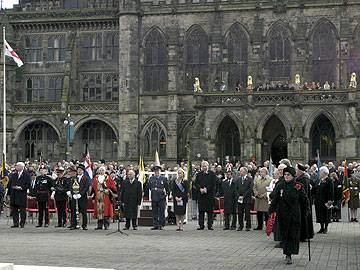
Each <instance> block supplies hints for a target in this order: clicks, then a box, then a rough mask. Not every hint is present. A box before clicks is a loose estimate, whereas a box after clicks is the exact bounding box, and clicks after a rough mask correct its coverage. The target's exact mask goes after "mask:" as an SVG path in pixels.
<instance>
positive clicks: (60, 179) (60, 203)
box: [51, 167, 69, 227]
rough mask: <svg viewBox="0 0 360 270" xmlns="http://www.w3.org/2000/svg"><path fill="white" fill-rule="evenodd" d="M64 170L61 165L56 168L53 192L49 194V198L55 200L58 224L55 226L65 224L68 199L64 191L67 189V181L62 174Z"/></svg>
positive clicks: (63, 225)
mask: <svg viewBox="0 0 360 270" xmlns="http://www.w3.org/2000/svg"><path fill="white" fill-rule="evenodd" d="M64 172H65V169H64V168H63V167H58V168H57V169H56V174H57V178H56V180H55V181H54V187H53V189H52V190H53V192H52V194H51V199H52V200H55V203H56V209H57V214H58V225H57V226H55V227H65V226H66V202H67V199H68V196H67V195H66V191H67V190H69V182H68V179H67V178H66V177H65V176H64Z"/></svg>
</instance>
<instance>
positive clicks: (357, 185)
mask: <svg viewBox="0 0 360 270" xmlns="http://www.w3.org/2000/svg"><path fill="white" fill-rule="evenodd" d="M349 189H350V199H349V202H348V205H349V209H350V222H358V220H357V210H358V208H359V196H360V195H359V192H360V172H355V173H354V174H353V175H352V176H351V178H350V181H349Z"/></svg>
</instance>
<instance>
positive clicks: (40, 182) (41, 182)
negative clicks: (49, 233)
mask: <svg viewBox="0 0 360 270" xmlns="http://www.w3.org/2000/svg"><path fill="white" fill-rule="evenodd" d="M47 172H48V170H47V168H46V167H45V166H41V167H40V175H39V176H38V177H36V180H35V186H34V193H35V196H36V200H37V203H38V208H39V221H38V225H37V226H36V227H42V225H43V219H44V214H45V225H44V227H48V226H49V206H48V201H49V195H50V192H51V187H52V179H51V177H50V176H48V175H47Z"/></svg>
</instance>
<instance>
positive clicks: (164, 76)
mask: <svg viewBox="0 0 360 270" xmlns="http://www.w3.org/2000/svg"><path fill="white" fill-rule="evenodd" d="M167 86H168V72H167V49H166V43H165V39H164V37H163V35H162V34H161V33H160V32H159V30H157V29H154V30H152V31H151V33H149V34H148V35H147V37H146V40H145V48H144V91H146V92H159V91H166V90H167Z"/></svg>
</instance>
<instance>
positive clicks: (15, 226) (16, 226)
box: [11, 225, 19, 228]
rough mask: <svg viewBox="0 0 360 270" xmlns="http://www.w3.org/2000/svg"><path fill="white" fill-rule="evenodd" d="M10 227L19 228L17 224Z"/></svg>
mask: <svg viewBox="0 0 360 270" xmlns="http://www.w3.org/2000/svg"><path fill="white" fill-rule="evenodd" d="M11 228H19V225H13V226H11Z"/></svg>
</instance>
